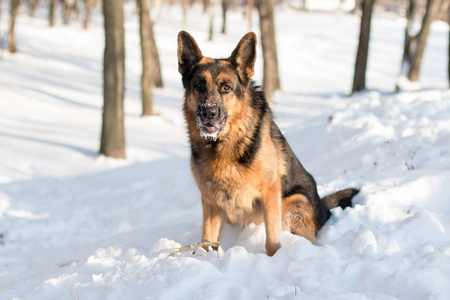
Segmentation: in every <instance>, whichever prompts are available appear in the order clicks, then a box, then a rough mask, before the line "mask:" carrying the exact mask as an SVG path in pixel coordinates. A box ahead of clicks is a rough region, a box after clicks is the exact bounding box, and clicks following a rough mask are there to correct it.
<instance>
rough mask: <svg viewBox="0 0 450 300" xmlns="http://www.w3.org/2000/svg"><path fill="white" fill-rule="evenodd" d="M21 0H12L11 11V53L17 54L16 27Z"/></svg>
mask: <svg viewBox="0 0 450 300" xmlns="http://www.w3.org/2000/svg"><path fill="white" fill-rule="evenodd" d="M19 4H20V0H11V7H10V8H11V10H10V13H11V14H10V22H9V52H11V53H16V52H17V47H16V35H15V27H16V18H17V11H18V10H19Z"/></svg>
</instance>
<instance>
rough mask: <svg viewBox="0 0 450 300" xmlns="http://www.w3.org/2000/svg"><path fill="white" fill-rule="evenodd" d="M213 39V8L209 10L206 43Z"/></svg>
mask: <svg viewBox="0 0 450 300" xmlns="http://www.w3.org/2000/svg"><path fill="white" fill-rule="evenodd" d="M213 38H214V10H213V6H212V5H211V6H210V9H209V31H208V41H212V40H213Z"/></svg>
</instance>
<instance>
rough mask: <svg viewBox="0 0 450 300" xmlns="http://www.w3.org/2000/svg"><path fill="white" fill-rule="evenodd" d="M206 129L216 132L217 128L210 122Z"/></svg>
mask: <svg viewBox="0 0 450 300" xmlns="http://www.w3.org/2000/svg"><path fill="white" fill-rule="evenodd" d="M205 128H206V129H207V130H210V131H212V130H214V129H215V128H216V127H215V126H214V125H213V124H211V123H210V122H208V123H206V124H205Z"/></svg>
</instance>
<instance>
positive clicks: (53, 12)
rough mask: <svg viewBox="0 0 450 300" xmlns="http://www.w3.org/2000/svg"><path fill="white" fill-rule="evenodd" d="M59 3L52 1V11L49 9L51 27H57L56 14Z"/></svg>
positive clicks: (55, 0)
mask: <svg viewBox="0 0 450 300" xmlns="http://www.w3.org/2000/svg"><path fill="white" fill-rule="evenodd" d="M57 2H58V1H57V0H50V9H49V13H48V21H49V25H50V27H53V26H55V13H56V4H57Z"/></svg>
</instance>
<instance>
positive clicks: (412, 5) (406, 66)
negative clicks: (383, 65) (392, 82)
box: [395, 0, 416, 91]
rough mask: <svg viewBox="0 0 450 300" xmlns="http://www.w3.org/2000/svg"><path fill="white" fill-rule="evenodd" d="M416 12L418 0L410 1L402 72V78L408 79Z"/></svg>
mask: <svg viewBox="0 0 450 300" xmlns="http://www.w3.org/2000/svg"><path fill="white" fill-rule="evenodd" d="M415 12H416V0H410V1H409V7H408V13H407V15H406V17H407V22H406V28H405V40H404V46H403V58H402V65H401V71H400V77H401V78H402V77H407V76H408V72H409V69H410V67H411V57H412V53H411V48H412V47H411V43H412V42H413V32H412V30H413V22H414V15H415ZM395 89H396V90H397V91H398V90H400V89H401V87H400V81H399V82H397V85H396V88H395Z"/></svg>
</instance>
